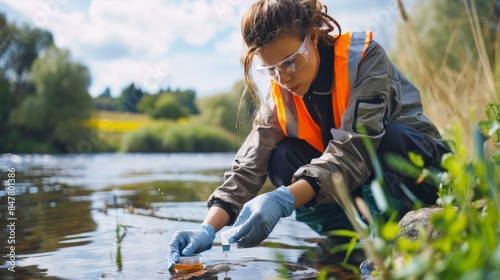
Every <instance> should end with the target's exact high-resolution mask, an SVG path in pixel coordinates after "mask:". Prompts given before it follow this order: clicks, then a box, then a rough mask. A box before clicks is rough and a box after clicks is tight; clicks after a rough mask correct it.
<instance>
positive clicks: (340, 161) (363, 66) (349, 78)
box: [170, 0, 449, 267]
mask: <svg viewBox="0 0 500 280" xmlns="http://www.w3.org/2000/svg"><path fill="white" fill-rule="evenodd" d="M323 8H324V12H323ZM334 27H337V29H338V33H339V34H341V33H340V26H339V25H338V24H337V22H336V21H335V20H334V19H333V18H331V17H330V16H329V15H327V12H326V7H324V6H323V5H322V4H321V3H320V2H319V1H317V0H258V1H257V2H256V3H254V4H253V5H252V6H251V8H250V9H249V10H248V11H247V12H246V14H245V15H244V17H243V19H242V35H243V38H244V40H245V43H246V46H247V49H246V51H245V53H244V55H243V57H242V65H243V67H244V73H245V81H246V84H247V92H249V93H255V92H256V87H255V85H254V83H253V80H252V76H251V72H252V67H253V65H254V63H255V62H256V63H257V66H256V67H255V69H256V70H257V71H258V72H260V73H262V74H264V75H266V76H267V77H269V78H270V79H271V87H270V92H269V93H268V94H267V96H266V98H265V100H263V102H257V103H258V104H260V105H261V106H260V108H259V109H258V115H257V116H258V118H256V121H255V124H254V129H253V131H252V132H251V133H250V134H249V136H248V138H247V139H246V141H245V143H244V144H243V145H242V146H241V148H240V149H239V151H238V153H237V155H236V157H235V160H234V162H233V166H232V168H231V170H230V171H228V172H226V173H225V180H224V183H223V184H222V185H221V186H220V187H219V188H217V189H216V190H215V191H214V193H213V194H212V195H211V196H210V198H209V200H208V205H209V207H210V209H209V212H208V214H207V216H206V218H205V220H204V222H203V223H202V225H201V226H200V228H199V229H197V230H185V231H178V232H176V234H175V235H174V237H173V239H172V241H171V243H170V258H171V267H173V265H174V262H175V263H176V262H178V261H179V255H180V253H181V254H182V255H191V254H193V253H199V252H202V251H204V250H207V249H210V248H211V247H212V242H213V240H214V238H215V232H217V231H218V230H220V229H221V228H222V227H224V226H226V225H230V224H233V223H234V225H235V226H238V225H241V228H240V229H239V230H238V231H236V232H235V234H234V235H233V237H232V238H231V239H230V242H231V241H232V242H234V241H236V242H237V243H238V245H240V246H243V247H251V246H255V245H257V244H259V243H260V242H261V241H262V240H264V239H265V238H267V236H268V235H269V234H270V233H271V231H272V230H273V228H274V226H275V225H276V223H277V222H278V221H279V219H280V218H281V217H287V216H290V215H291V214H292V212H293V211H294V209H296V211H297V216H296V218H297V219H298V220H300V221H304V222H306V223H307V224H308V225H309V226H311V227H312V228H313V229H315V230H316V231H318V232H325V231H329V230H332V229H338V228H349V227H350V225H349V222H348V220H347V218H346V216H345V214H344V212H343V211H342V209H341V208H340V207H339V205H337V204H336V203H334V201H335V200H334V197H333V191H332V190H333V188H335V187H336V186H334V185H332V182H331V175H332V174H340V175H342V177H343V179H344V182H345V183H346V185H347V186H348V187H349V189H350V190H351V191H352V193H353V195H355V194H357V193H360V192H361V191H364V190H363V189H366V187H364V188H363V187H362V186H363V185H365V186H369V184H370V182H371V180H373V174H372V173H373V167H372V164H371V161H370V158H369V154H368V151H367V148H366V147H365V145H364V144H363V139H362V138H363V137H365V138H368V139H369V140H370V141H371V143H372V145H373V146H374V147H375V148H376V149H377V155H378V157H379V158H380V159H383V158H384V157H385V155H387V154H389V153H394V154H398V155H400V156H402V157H404V158H406V159H407V158H408V152H414V153H417V154H420V155H421V156H422V158H423V160H424V162H425V166H426V167H428V168H433V167H434V168H439V162H440V159H441V156H442V155H443V154H444V153H445V152H449V150H448V149H447V148H446V146H445V145H444V144H443V143H442V142H441V141H440V140H439V139H440V135H439V133H438V131H437V130H436V128H435V127H434V125H433V124H432V123H431V121H429V119H427V117H425V116H424V115H423V112H422V106H421V102H420V94H419V92H418V90H417V89H416V88H415V87H414V86H413V85H412V84H411V83H410V82H409V81H408V80H407V79H406V78H405V77H403V75H402V74H401V73H400V72H399V71H398V70H397V69H396V67H395V66H394V65H393V64H392V63H391V61H390V60H389V58H388V57H387V55H386V53H385V51H384V50H383V48H382V47H381V46H380V45H379V44H378V43H377V42H376V41H374V40H372V34H371V32H353V33H345V34H342V35H336V36H334V35H333V34H332V33H333V32H332V31H333V30H334V29H335V28H334ZM382 167H383V168H384V171H385V174H384V179H385V180H386V185H387V186H388V189H389V192H390V196H392V197H394V198H395V199H396V200H398V201H402V202H403V203H404V204H405V205H408V203H410V204H411V202H412V201H411V200H409V199H408V197H406V196H405V195H404V193H403V192H402V191H401V189H400V185H401V184H404V185H405V186H406V187H407V188H408V189H409V190H411V191H412V192H413V193H414V195H415V196H417V197H418V198H419V199H420V200H422V201H423V202H425V203H427V204H432V203H434V202H435V201H436V198H437V195H436V188H435V186H430V185H425V184H417V183H416V182H415V180H412V179H410V178H407V177H405V175H404V174H399V173H398V172H396V171H392V172H391V170H390V167H389V166H386V165H385V164H383V165H382ZM267 176H269V178H270V179H271V181H272V182H273V184H274V185H275V186H276V187H277V189H276V190H274V191H271V192H267V193H264V194H261V195H258V196H257V194H258V192H259V190H260V189H261V187H262V185H263V183H264V181H265V179H266V177H267ZM302 206H303V207H302ZM405 211H408V207H403V208H402V209H401V214H403V213H404V212H405ZM235 220H236V221H235Z"/></svg>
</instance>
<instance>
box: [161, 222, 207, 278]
mask: <svg viewBox="0 0 500 280" xmlns="http://www.w3.org/2000/svg"><path fill="white" fill-rule="evenodd" d="M214 239H215V229H214V227H212V226H211V225H209V224H201V225H200V228H199V229H195V230H179V231H177V232H175V234H174V236H173V237H172V241H170V245H169V247H170V252H169V256H168V257H169V266H168V269H169V270H172V269H173V268H174V265H175V264H176V263H179V261H180V257H181V254H180V252H182V255H183V256H190V255H192V254H197V253H201V252H203V251H205V250H208V249H210V248H212V243H213V242H214Z"/></svg>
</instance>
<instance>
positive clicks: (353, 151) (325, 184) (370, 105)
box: [208, 41, 441, 215]
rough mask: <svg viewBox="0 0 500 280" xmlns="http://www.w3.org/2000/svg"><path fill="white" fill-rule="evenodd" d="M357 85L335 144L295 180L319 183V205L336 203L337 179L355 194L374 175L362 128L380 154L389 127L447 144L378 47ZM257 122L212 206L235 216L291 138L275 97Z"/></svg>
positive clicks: (371, 48)
mask: <svg viewBox="0 0 500 280" xmlns="http://www.w3.org/2000/svg"><path fill="white" fill-rule="evenodd" d="M353 84H354V87H351V90H350V95H349V100H348V105H347V108H346V110H345V112H344V114H343V115H342V123H341V125H340V127H339V129H335V128H333V129H332V130H331V133H332V136H333V140H331V141H330V142H329V143H328V146H327V148H326V149H325V151H324V153H323V155H322V156H321V157H319V158H317V159H313V160H312V161H311V162H310V163H309V164H307V165H304V166H302V167H301V168H299V169H298V170H297V171H296V172H295V174H294V179H293V180H296V178H298V177H300V176H309V177H312V178H316V181H317V183H318V185H319V186H320V188H321V189H320V191H319V193H318V194H317V195H316V201H317V203H329V202H334V201H335V200H334V198H333V188H335V186H333V185H332V183H331V174H333V173H337V174H341V175H342V177H343V178H344V181H345V183H346V185H347V186H348V187H349V188H350V190H354V189H356V188H357V187H359V186H360V185H362V184H363V183H365V182H366V180H367V179H368V177H369V176H370V174H371V173H372V170H373V168H372V163H371V161H370V158H369V155H368V151H367V149H366V148H365V145H364V144H363V140H362V135H361V134H360V133H359V131H358V130H359V128H360V126H363V127H364V128H365V129H366V132H367V135H368V137H369V138H370V139H371V141H372V143H373V146H374V148H375V149H377V147H378V146H379V144H380V141H381V139H382V137H383V136H384V127H385V125H386V124H387V123H389V122H399V123H404V124H406V125H409V126H412V127H414V128H416V129H417V130H419V131H420V132H422V133H424V134H426V135H428V136H430V137H431V138H433V139H436V140H437V139H440V138H441V137H440V135H439V132H438V131H437V129H436V128H435V126H434V125H433V124H432V123H431V121H430V120H429V119H428V118H427V117H426V116H425V115H424V114H423V111H422V104H421V100H420V93H419V91H418V90H417V89H416V88H415V87H414V86H413V85H412V84H411V83H410V82H409V81H408V80H407V79H406V78H405V77H404V76H403V75H402V74H401V73H400V72H399V71H398V69H397V68H396V67H395V66H394V65H393V64H392V62H391V61H390V60H389V58H388V56H387V54H386V53H385V51H384V49H383V48H382V46H380V45H379V44H378V43H377V42H376V41H371V42H370V43H369V45H368V48H367V49H366V52H365V55H364V56H363V58H362V60H361V61H360V63H359V64H358V75H357V77H356V80H355V82H354V83H353ZM281 90H282V91H286V90H285V89H283V88H282V89H281ZM257 119H258V121H256V122H255V123H254V129H253V131H252V132H251V133H250V134H249V135H248V137H247V139H246V140H245V142H244V143H243V145H242V146H241V147H240V149H239V150H238V152H237V154H236V156H235V159H234V161H233V164H232V166H231V170H230V171H227V172H226V173H225V174H224V182H223V183H222V185H221V186H220V187H218V188H217V189H216V190H215V191H214V193H213V194H212V195H211V196H210V198H209V199H208V202H209V204H210V201H212V200H213V199H220V200H223V201H225V202H227V203H230V204H231V205H232V210H233V212H234V213H235V215H238V214H239V212H240V210H241V208H242V207H243V204H245V203H246V202H247V201H248V200H250V199H252V198H253V197H255V196H256V195H257V194H258V192H259V191H260V189H261V187H262V185H263V184H264V182H265V180H266V178H267V170H268V160H269V157H270V155H271V152H272V151H273V149H274V148H275V147H276V146H277V145H278V143H279V142H280V141H281V140H282V139H283V138H284V137H285V135H284V133H283V131H282V129H281V127H280V124H279V122H278V117H277V111H276V105H275V103H274V101H273V98H272V97H271V94H270V93H268V94H267V95H266V98H265V102H264V103H263V105H262V106H261V109H260V112H259V115H258V118H257Z"/></svg>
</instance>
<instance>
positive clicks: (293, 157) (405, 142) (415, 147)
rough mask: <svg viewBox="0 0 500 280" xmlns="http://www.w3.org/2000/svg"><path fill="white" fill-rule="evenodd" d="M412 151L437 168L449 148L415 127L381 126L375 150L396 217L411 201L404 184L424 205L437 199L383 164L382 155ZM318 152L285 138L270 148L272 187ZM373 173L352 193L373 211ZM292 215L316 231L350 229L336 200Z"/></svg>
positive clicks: (431, 189) (425, 187)
mask: <svg viewBox="0 0 500 280" xmlns="http://www.w3.org/2000/svg"><path fill="white" fill-rule="evenodd" d="M409 152H414V153H416V154H419V155H421V157H422V159H423V161H424V163H425V167H427V168H431V169H440V167H439V166H440V161H441V157H442V155H443V154H445V153H447V152H450V150H449V149H448V148H447V147H446V146H445V145H444V144H442V143H440V142H436V141H434V140H433V139H431V138H429V137H428V136H426V135H423V134H422V133H420V132H419V131H418V130H416V129H414V128H412V127H409V126H407V125H403V124H399V123H390V124H389V125H387V127H386V128H385V135H384V138H383V139H382V142H381V144H380V146H379V148H378V150H377V156H378V158H379V160H380V163H381V166H382V170H383V173H384V180H385V183H386V186H387V188H386V190H387V191H388V196H389V199H390V200H392V201H393V202H395V203H396V204H398V205H397V206H396V207H397V210H398V211H399V215H400V217H401V216H402V215H404V214H405V213H406V212H407V211H409V210H411V208H412V204H413V201H412V200H410V199H409V197H408V196H407V195H406V194H405V193H404V191H403V190H402V189H401V188H400V185H401V184H404V185H405V186H406V187H407V188H408V190H410V191H411V193H413V195H415V196H416V197H417V198H418V199H419V200H421V201H422V202H424V203H425V204H434V203H435V201H436V199H437V187H436V186H433V185H430V184H427V183H420V184H418V183H416V180H415V178H408V177H407V175H406V174H402V173H401V172H397V171H395V170H394V169H392V168H391V167H390V166H389V165H387V163H386V161H385V160H384V159H385V158H386V155H388V154H397V155H400V156H401V157H403V158H404V159H408V153H409ZM321 154H322V153H321V152H319V151H318V150H316V149H314V148H313V147H312V146H311V145H309V144H308V143H307V142H305V141H303V140H300V139H295V138H285V139H283V140H282V141H281V142H280V144H279V145H278V146H277V147H276V148H275V149H274V151H273V153H272V154H271V158H270V161H269V178H270V180H271V182H272V183H273V184H274V186H276V187H279V186H282V185H283V186H288V185H290V184H291V180H292V176H293V174H294V173H295V171H297V169H298V168H299V167H301V166H303V165H305V164H308V163H310V161H311V160H312V159H314V158H318V157H320V156H321ZM373 178H374V177H373V175H372V176H371V177H370V178H369V179H368V180H367V182H366V183H365V184H363V185H362V186H360V187H359V188H357V189H356V190H355V191H354V192H353V196H356V195H359V196H362V197H363V199H365V201H366V202H367V204H368V205H369V206H370V211H371V212H372V213H377V211H378V209H376V205H375V203H374V202H373V196H372V195H371V191H370V183H371V181H372V180H373ZM374 208H375V209H374ZM296 218H297V220H299V221H303V222H305V223H306V224H308V225H309V226H310V227H311V228H312V229H314V230H315V231H317V232H320V233H321V232H326V231H330V230H334V229H350V228H351V225H350V222H349V220H348V219H347V217H346V215H345V213H344V211H343V210H342V208H341V207H340V205H338V204H337V203H328V204H318V205H316V206H314V207H312V208H309V209H306V208H304V207H300V208H298V209H297V210H296Z"/></svg>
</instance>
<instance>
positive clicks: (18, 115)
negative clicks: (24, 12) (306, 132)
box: [0, 13, 235, 153]
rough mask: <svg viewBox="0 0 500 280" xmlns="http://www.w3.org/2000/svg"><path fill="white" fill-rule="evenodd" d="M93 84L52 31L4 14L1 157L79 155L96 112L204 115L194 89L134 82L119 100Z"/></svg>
mask: <svg viewBox="0 0 500 280" xmlns="http://www.w3.org/2000/svg"><path fill="white" fill-rule="evenodd" d="M90 83H91V75H90V72H89V69H88V68H87V66H85V65H84V64H82V63H80V62H78V61H75V60H73V59H72V58H71V55H70V52H69V51H68V50H65V49H62V48H59V47H57V46H56V44H55V43H54V39H53V36H52V34H51V33H50V32H49V31H47V30H43V29H40V28H36V27H32V26H30V25H28V24H22V25H16V24H14V23H10V22H8V20H7V18H6V16H5V15H4V14H1V13H0V135H1V141H0V153H9V152H10V153H32V152H36V153H52V152H57V153H68V152H72V151H75V150H76V148H75V147H77V146H78V145H79V144H81V143H82V141H87V139H86V138H88V135H89V134H92V133H93V132H91V131H89V130H90V129H89V128H88V127H85V126H83V123H84V121H85V120H88V119H89V118H91V117H92V113H93V111H95V110H96V109H97V110H112V111H125V112H132V113H135V112H143V113H146V114H147V115H149V116H150V117H152V118H155V119H170V120H177V119H179V118H185V117H188V116H191V115H198V114H199V113H200V112H199V110H198V108H197V106H196V104H195V103H196V102H195V101H196V92H195V91H194V90H189V89H188V90H180V89H175V90H172V89H170V88H167V89H164V90H160V91H159V92H157V93H155V94H149V93H147V92H144V91H143V90H142V89H140V88H138V87H136V86H135V85H134V84H133V83H131V84H130V85H129V86H127V87H125V88H124V89H123V90H122V92H121V94H120V95H119V96H118V97H112V96H111V92H110V90H109V88H107V89H106V90H105V91H104V92H103V93H102V94H101V95H99V96H98V97H97V98H92V97H91V96H90V94H89V92H88V88H89V86H90ZM208 111H210V109H209V110H208ZM232 119H233V120H234V119H235V118H234V117H233V118H232Z"/></svg>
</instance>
